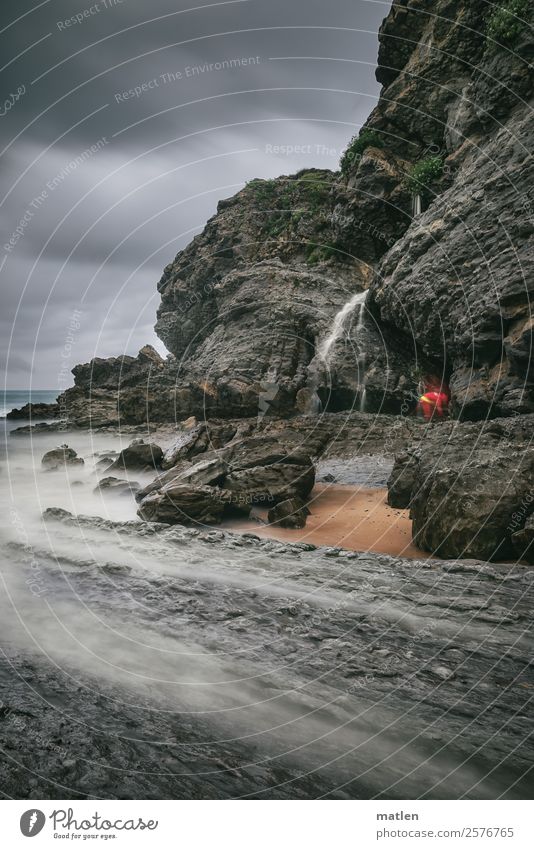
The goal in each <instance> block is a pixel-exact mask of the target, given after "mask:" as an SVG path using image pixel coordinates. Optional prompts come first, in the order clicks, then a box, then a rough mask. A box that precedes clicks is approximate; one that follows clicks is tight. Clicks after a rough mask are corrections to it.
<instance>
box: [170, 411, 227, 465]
mask: <svg viewBox="0 0 534 849" xmlns="http://www.w3.org/2000/svg"><path fill="white" fill-rule="evenodd" d="M236 432H237V426H236V425H232V424H229V423H227V422H203V423H202V424H198V423H197V422H196V419H192V420H191V422H190V426H189V427H186V428H184V432H183V433H180V434H179V435H178V436H177V437H176V439H175V441H174V442H173V443H172V445H171V446H170V447H169V448H167V450H166V451H165V453H164V455H163V460H162V462H161V467H162V469H171V468H172V467H173V466H176V464H177V463H178V462H179V461H180V460H185V459H191V458H192V457H194V456H195V455H196V454H201V453H202V452H204V451H206V450H208V449H215V448H221V447H222V446H223V445H226V443H227V442H229V441H230V440H231V439H233V437H234V436H235V434H236Z"/></svg>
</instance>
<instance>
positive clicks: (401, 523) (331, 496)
mask: <svg viewBox="0 0 534 849" xmlns="http://www.w3.org/2000/svg"><path fill="white" fill-rule="evenodd" d="M386 498H387V490H386V489H384V488H382V487H381V488H379V489H370V488H366V487H356V486H340V485H339V484H335V485H332V484H324V483H323V484H316V486H315V488H314V490H313V492H312V495H311V496H310V501H309V503H308V507H309V509H310V511H311V513H310V515H309V516H308V521H307V523H306V527H305V528H302V529H299V530H294V529H288V528H279V527H276V526H275V525H269V524H267V511H266V510H260V509H257V510H256V515H257V516H258V519H259V521H254V520H249V521H245V522H232V523H228V524H226V527H231V528H232V530H234V531H242V532H245V531H249V532H250V531H253V532H254V533H255V534H257V535H258V536H260V537H269V538H272V539H278V540H286V541H287V542H310V543H314V545H328V546H339V547H341V548H348V549H352V550H353V551H376V552H380V553H382V554H391V555H395V556H399V555H401V556H403V557H413V558H428V556H429V555H428V553H427V552H424V551H421V550H420V549H418V548H416V546H414V545H413V543H412V541H411V526H412V523H411V520H410V518H409V515H408V510H396V509H394V508H393V507H390V506H389V505H388V504H387V502H386ZM262 521H263V522H265V524H262Z"/></svg>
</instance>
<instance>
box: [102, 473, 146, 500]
mask: <svg viewBox="0 0 534 849" xmlns="http://www.w3.org/2000/svg"><path fill="white" fill-rule="evenodd" d="M140 489H141V484H140V483H138V482H137V481H127V480H124V479H122V478H115V477H113V475H110V476H109V477H107V478H102V480H101V481H99V483H98V485H97V486H96V487H95V488H94V490H93V492H94V493H95V495H98V494H99V493H102V492H104V493H106V492H111V493H115V494H117V495H135V493H136V492H138V491H139V490H140Z"/></svg>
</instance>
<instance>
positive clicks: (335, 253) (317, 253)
mask: <svg viewBox="0 0 534 849" xmlns="http://www.w3.org/2000/svg"><path fill="white" fill-rule="evenodd" d="M332 257H336V259H341V253H340V251H339V248H338V247H337V246H336V245H333V244H326V245H308V252H307V257H306V262H307V264H308V265H317V263H318V262H325V261H326V260H328V259H332Z"/></svg>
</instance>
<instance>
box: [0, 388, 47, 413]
mask: <svg viewBox="0 0 534 849" xmlns="http://www.w3.org/2000/svg"><path fill="white" fill-rule="evenodd" d="M58 395H59V390H58V389H6V390H5V391H4V392H3V394H2V402H1V403H0V419H4V418H5V417H6V415H7V414H8V413H9V412H10V411H11V410H15V409H17V408H18V407H23V406H24V404H29V403H30V401H31V402H32V403H34V404H51V403H52V402H53V401H55V400H56V398H57V396H58Z"/></svg>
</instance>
